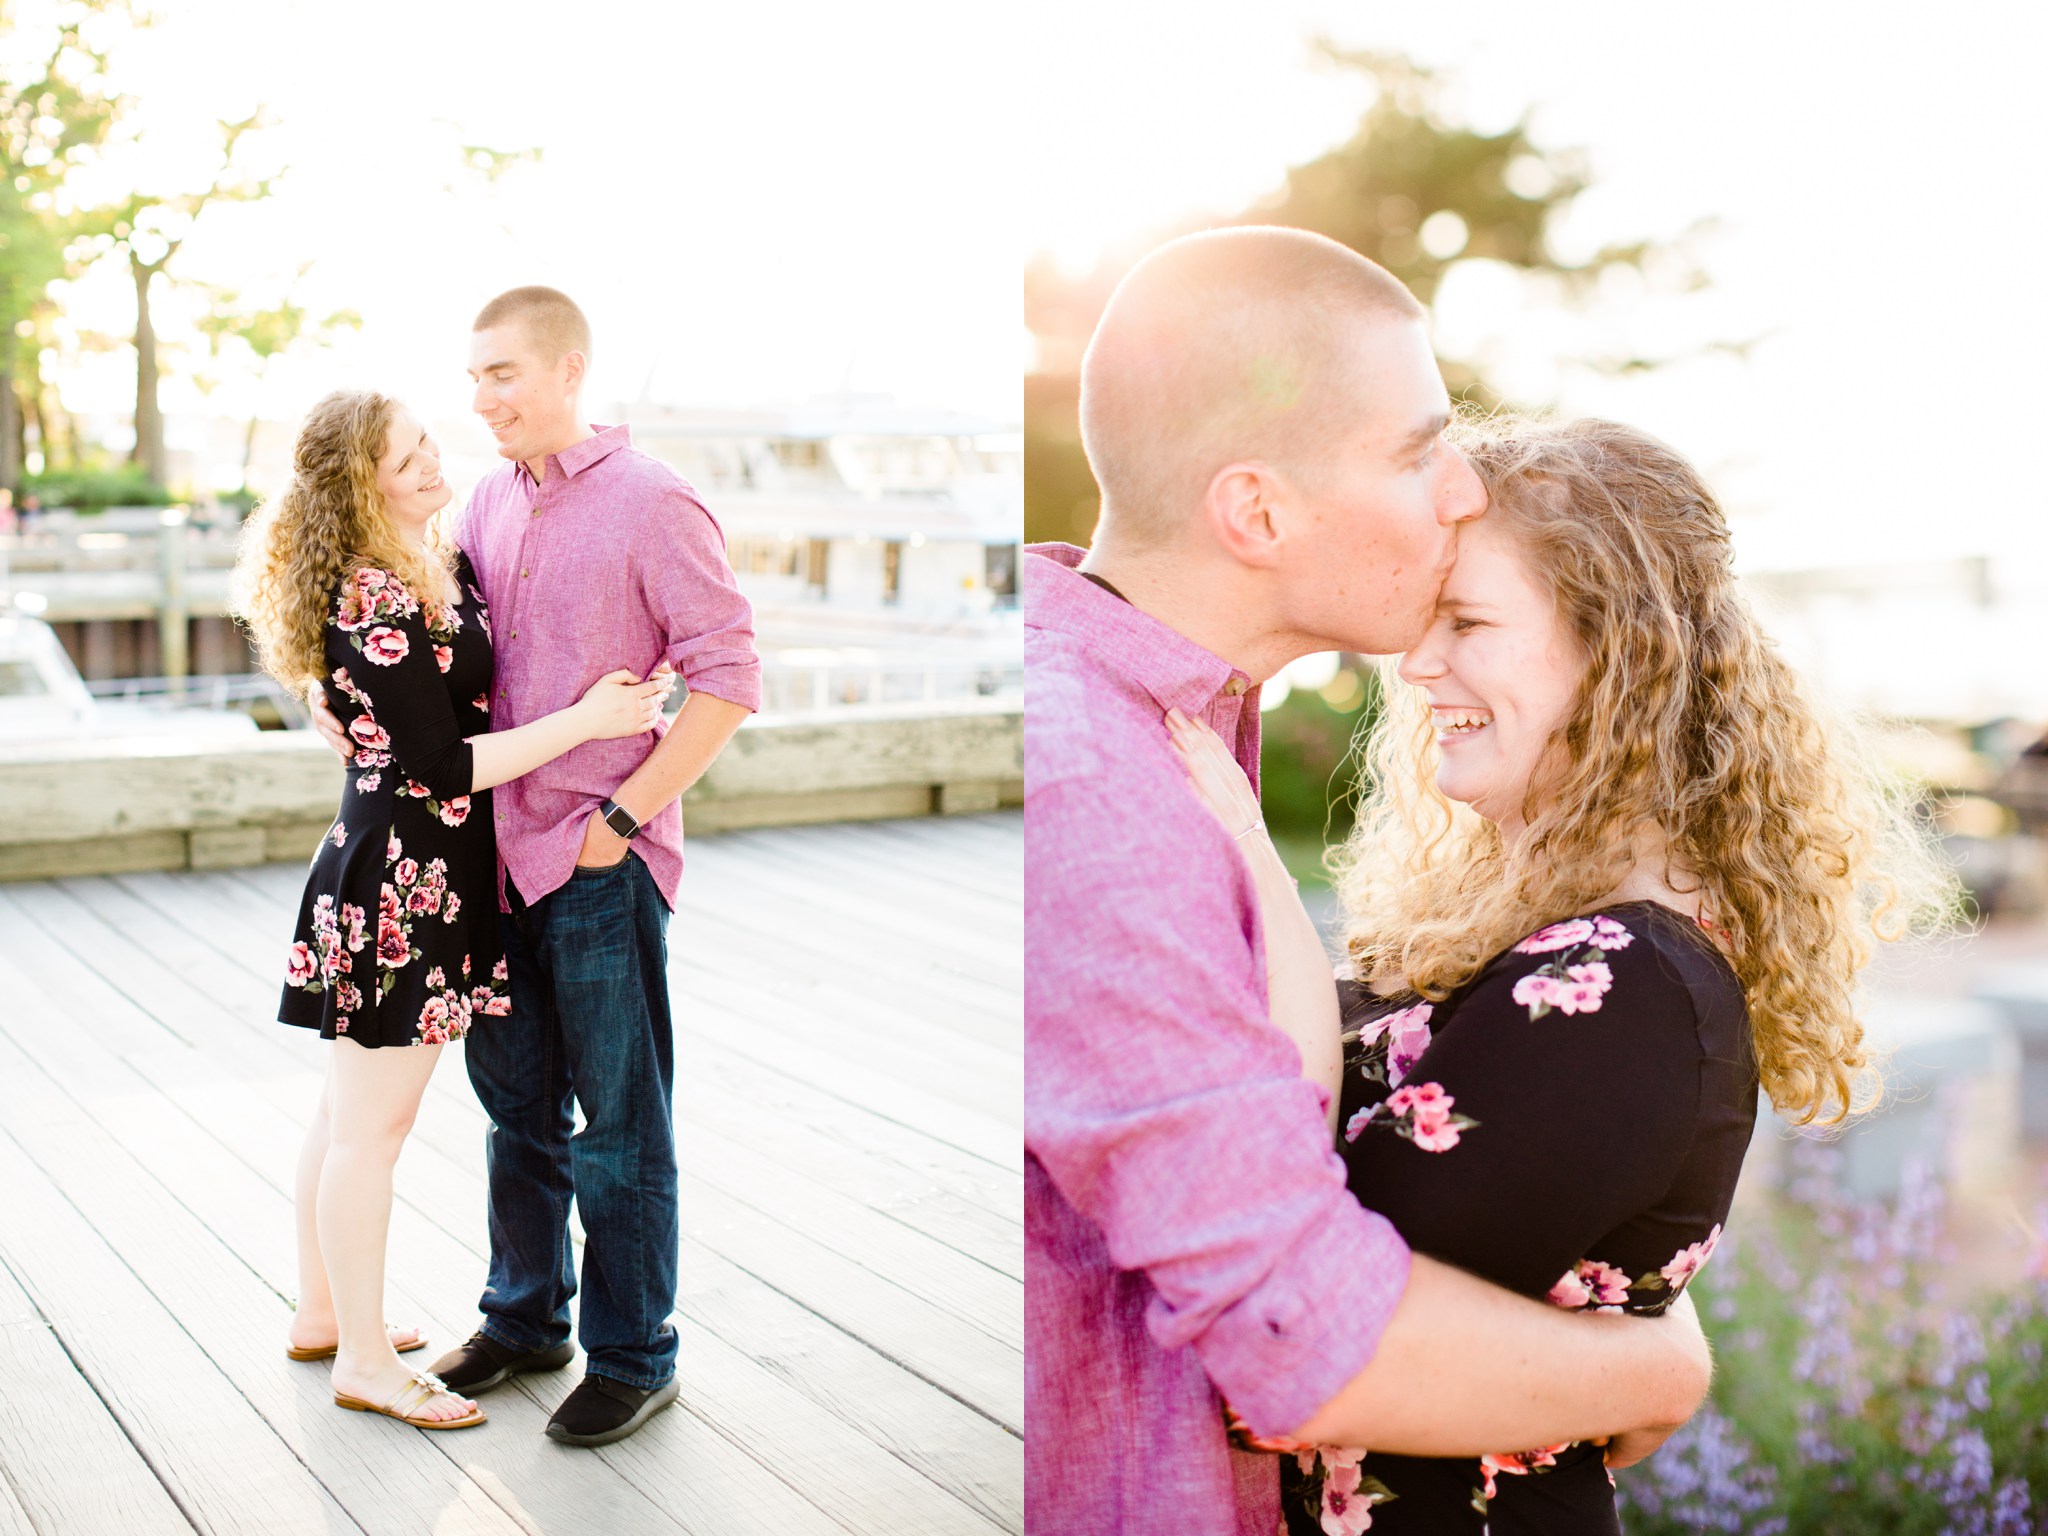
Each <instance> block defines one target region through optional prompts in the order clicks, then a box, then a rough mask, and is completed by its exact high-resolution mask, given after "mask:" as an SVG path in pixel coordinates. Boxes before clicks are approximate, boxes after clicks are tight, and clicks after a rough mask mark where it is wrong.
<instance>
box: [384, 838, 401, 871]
mask: <svg viewBox="0 0 2048 1536" xmlns="http://www.w3.org/2000/svg"><path fill="white" fill-rule="evenodd" d="M404 857H405V845H404V844H403V843H401V842H399V840H398V834H397V833H396V832H393V833H392V834H391V841H390V842H388V843H386V844H385V845H384V862H385V863H386V864H396V863H397V862H398V861H399V860H400V859H402V858H404Z"/></svg>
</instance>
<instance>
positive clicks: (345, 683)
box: [332, 667, 370, 710]
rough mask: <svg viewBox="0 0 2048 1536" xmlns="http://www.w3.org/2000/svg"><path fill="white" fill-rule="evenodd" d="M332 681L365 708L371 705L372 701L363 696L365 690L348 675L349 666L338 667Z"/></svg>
mask: <svg viewBox="0 0 2048 1536" xmlns="http://www.w3.org/2000/svg"><path fill="white" fill-rule="evenodd" d="M332 681H333V683H334V686H335V687H337V688H339V689H340V690H341V691H342V693H343V694H344V695H345V696H346V697H348V698H351V699H354V700H355V701H356V702H357V703H358V704H360V705H362V706H363V708H364V709H365V710H367V709H368V708H369V707H370V701H369V700H368V699H366V698H364V697H363V690H362V689H360V688H358V687H357V686H356V685H355V681H354V680H353V679H352V678H351V677H350V676H349V675H348V668H347V667H336V668H335V669H334V677H333V679H332Z"/></svg>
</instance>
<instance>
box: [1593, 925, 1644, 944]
mask: <svg viewBox="0 0 2048 1536" xmlns="http://www.w3.org/2000/svg"><path fill="white" fill-rule="evenodd" d="M1635 941H1636V936H1635V935H1634V934H1632V933H1630V932H1629V931H1628V930H1627V929H1626V928H1624V927H1622V926H1621V924H1619V923H1617V922H1616V921H1615V920H1614V919H1613V918H1611V917H1596V918H1594V919H1593V947H1594V948H1595V949H1627V948H1628V947H1629V945H1631V944H1633V943H1635Z"/></svg>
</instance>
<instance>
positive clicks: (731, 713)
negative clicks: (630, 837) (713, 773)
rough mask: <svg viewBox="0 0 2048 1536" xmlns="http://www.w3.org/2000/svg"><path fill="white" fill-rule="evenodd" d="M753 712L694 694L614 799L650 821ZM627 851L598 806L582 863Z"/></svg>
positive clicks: (612, 859)
mask: <svg viewBox="0 0 2048 1536" xmlns="http://www.w3.org/2000/svg"><path fill="white" fill-rule="evenodd" d="M752 713H753V711H752V710H750V709H748V708H747V707H746V706H745V705H743V704H735V703H733V702H731V701H730V700H728V699H721V698H719V697H718V696H717V695H716V694H712V693H693V694H691V695H690V696H689V697H688V698H687V699H685V700H683V707H682V708H681V709H680V710H679V711H677V713H676V721H675V724H674V725H672V726H670V727H669V731H668V734H667V735H666V736H664V737H662V739H661V740H660V741H659V742H658V743H657V744H656V745H655V748H654V750H653V751H652V752H650V753H648V754H647V761H645V762H644V763H642V764H641V765H640V766H639V767H638V768H635V769H634V770H633V772H632V773H631V775H629V776H628V778H627V779H626V782H625V783H623V784H621V785H620V786H619V787H618V789H617V790H615V791H614V792H613V794H612V799H613V800H615V801H617V802H618V803H619V804H620V805H622V806H624V807H625V808H626V809H627V810H628V811H630V812H632V814H633V819H634V820H635V821H638V822H640V823H641V824H642V825H643V826H644V825H645V824H646V823H647V822H649V821H651V820H652V819H653V818H654V817H655V816H657V815H659V814H660V813H661V812H663V811H665V810H667V809H668V806H669V802H670V801H672V800H675V799H677V798H678V797H680V796H681V795H682V793H683V791H685V790H686V789H688V788H689V787H690V786H691V785H692V784H694V783H696V782H697V780H698V779H700V778H702V777H703V775H704V770H705V769H707V768H709V767H710V766H711V765H712V763H713V762H714V761H716V760H717V757H718V754H719V753H720V752H722V751H724V750H725V744H726V743H727V742H728V741H730V740H732V736H733V732H735V731H737V730H738V729H739V728H740V722H741V721H742V720H744V719H746V718H747V716H748V715H750V714H752ZM625 856H626V839H624V838H623V837H621V836H619V834H618V833H616V832H614V831H613V830H612V829H611V828H610V827H608V826H606V825H605V824H604V818H603V817H602V816H600V815H598V814H597V813H596V812H595V811H593V812H592V813H591V815H590V819H589V820H588V821H587V822H585V823H584V824H583V851H582V852H581V853H579V854H577V855H576V862H577V863H578V864H583V865H603V864H616V863H618V862H619V860H621V859H623V858H624V857H625Z"/></svg>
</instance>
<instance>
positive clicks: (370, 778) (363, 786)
mask: <svg viewBox="0 0 2048 1536" xmlns="http://www.w3.org/2000/svg"><path fill="white" fill-rule="evenodd" d="M383 782H384V775H383V774H381V773H366V774H364V775H363V776H362V777H361V778H360V779H357V780H356V790H357V792H358V793H360V794H365V795H367V794H370V793H371V792H373V791H374V790H375V789H376V788H377V786H378V785H379V784H382V783H383Z"/></svg>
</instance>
